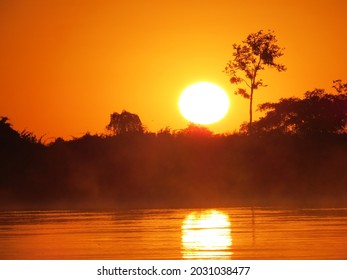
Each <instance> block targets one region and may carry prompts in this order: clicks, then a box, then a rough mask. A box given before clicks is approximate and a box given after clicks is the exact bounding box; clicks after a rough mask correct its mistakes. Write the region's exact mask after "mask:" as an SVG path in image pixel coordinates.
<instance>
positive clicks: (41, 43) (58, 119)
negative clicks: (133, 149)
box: [0, 0, 347, 142]
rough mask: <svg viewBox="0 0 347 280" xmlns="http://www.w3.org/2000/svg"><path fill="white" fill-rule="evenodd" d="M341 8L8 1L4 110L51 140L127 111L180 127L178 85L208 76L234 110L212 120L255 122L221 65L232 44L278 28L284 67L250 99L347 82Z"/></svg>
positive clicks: (230, 126) (190, 1)
mask: <svg viewBox="0 0 347 280" xmlns="http://www.w3.org/2000/svg"><path fill="white" fill-rule="evenodd" d="M346 12H347V1H344V0H340V1H336V0H330V1H317V0H316V1H305V0H300V1H296V0H294V1H293V0H291V1H287V0H285V1H278V0H277V1H233V0H209V1H206V0H205V1H204V0H174V1H173V0H166V1H162V0H146V1H142V0H130V1H129V0H127V1H125V0H124V1H114V0H109V1H104V0H100V1H94V0H93V1H92V0H89V1H88V0H78V1H77V0H71V1H68V0H62V1H46V0H42V1H34V0H30V1H27V0H2V1H1V2H0V38H1V44H0V56H1V57H0V63H1V67H0V90H1V91H0V92H1V101H0V115H1V116H7V117H9V118H10V121H11V123H12V124H13V125H14V128H15V129H17V130H23V129H27V130H29V131H33V132H34V133H35V134H36V135H37V136H39V137H40V136H43V135H45V136H44V140H46V141H48V142H49V141H51V140H52V139H54V137H58V136H62V137H64V138H67V139H68V138H70V137H71V136H76V137H79V136H82V135H83V134H84V133H85V132H87V131H89V132H91V133H102V132H104V128H105V126H106V125H107V124H108V121H109V115H110V114H111V113H112V112H120V111H121V110H123V109H125V110H128V111H130V112H132V113H136V114H138V115H139V116H140V118H141V120H142V122H143V123H144V125H145V126H146V127H147V128H148V129H149V130H151V131H157V130H159V129H160V128H164V127H166V126H170V127H171V128H173V129H180V128H184V127H185V126H186V125H187V123H188V122H187V121H186V120H185V119H184V118H183V117H182V116H181V114H180V113H179V110H178V106H177V102H178V98H179V95H180V93H181V92H182V90H183V89H184V88H185V87H186V86H188V85H190V84H192V83H195V82H198V81H210V82H214V83H217V84H218V85H220V86H222V87H223V88H224V89H225V90H226V91H227V92H228V93H229V95H230V99H231V108H230V112H229V113H228V115H227V116H226V118H225V119H224V120H223V121H220V122H219V123H218V124H214V125H210V126H209V127H210V128H211V129H212V130H213V131H215V132H232V131H234V130H235V129H237V128H238V127H239V125H240V124H241V123H242V122H243V121H247V120H248V101H247V100H244V99H242V97H240V96H234V95H233V90H234V87H233V86H232V85H231V84H229V82H228V77H227V76H226V75H225V74H224V73H223V72H222V70H223V69H224V67H225V65H226V63H227V61H228V60H229V59H230V58H231V57H232V56H231V55H232V44H233V43H240V42H241V41H242V40H243V39H245V37H246V36H247V35H248V34H249V33H252V32H257V31H258V30H260V29H265V30H267V29H272V30H274V31H275V33H276V35H277V37H278V40H279V45H280V46H283V47H284V48H285V55H284V56H283V57H282V58H281V61H282V63H284V64H285V65H286V66H287V68H288V70H287V71H286V72H284V73H276V72H275V71H274V70H271V69H270V70H267V71H265V72H263V73H262V75H263V76H262V77H263V78H264V80H265V82H266V83H267V84H268V85H269V86H268V87H267V88H264V89H261V90H258V91H256V93H255V105H257V104H259V103H262V102H265V101H277V100H278V99H279V98H280V97H289V96H293V95H299V96H300V95H302V94H303V93H304V92H305V91H306V90H311V89H313V88H315V87H324V88H327V89H329V88H330V87H331V84H332V80H334V79H343V80H344V81H346V80H347V71H346V66H347V53H346V50H347V39H345V37H346V31H345V29H346V26H347V17H346ZM256 116H259V114H256Z"/></svg>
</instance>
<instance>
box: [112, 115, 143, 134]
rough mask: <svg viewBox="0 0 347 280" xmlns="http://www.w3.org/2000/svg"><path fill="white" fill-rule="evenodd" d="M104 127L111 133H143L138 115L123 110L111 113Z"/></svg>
mask: <svg viewBox="0 0 347 280" xmlns="http://www.w3.org/2000/svg"><path fill="white" fill-rule="evenodd" d="M106 129H107V130H109V131H111V132H112V134H113V135H119V134H125V133H143V131H144V129H143V125H142V122H141V120H140V118H139V116H138V115H136V114H132V113H129V112H127V111H124V110H123V112H122V113H120V114H119V113H112V114H111V117H110V123H109V124H108V125H107V126H106Z"/></svg>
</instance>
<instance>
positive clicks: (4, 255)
mask: <svg viewBox="0 0 347 280" xmlns="http://www.w3.org/2000/svg"><path fill="white" fill-rule="evenodd" d="M0 259H347V208H343V209H341V208H339V209H296V210H283V209H263V208H254V209H252V208H226V209H152V210H148V209H138V210H126V211H125V210H124V211H107V212H103V211H97V212H87V211H3V212H0Z"/></svg>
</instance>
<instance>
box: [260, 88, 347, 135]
mask: <svg viewBox="0 0 347 280" xmlns="http://www.w3.org/2000/svg"><path fill="white" fill-rule="evenodd" d="M339 85H342V87H339ZM345 85H346V84H345ZM334 88H335V89H336V91H337V94H330V93H327V92H326V91H325V90H323V89H314V90H313V91H307V92H306V93H305V96H304V98H303V99H300V98H294V97H292V98H282V99H280V101H279V102H277V103H264V104H261V105H260V106H259V110H260V111H266V115H265V117H263V118H260V119H259V120H258V121H257V122H255V123H254V130H255V131H256V132H258V133H264V132H265V133H269V132H271V133H279V134H301V135H309V134H323V133H325V134H327V133H346V132H347V87H346V86H345V89H343V84H342V83H341V82H340V83H336V81H334Z"/></svg>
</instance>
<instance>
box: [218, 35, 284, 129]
mask: <svg viewBox="0 0 347 280" xmlns="http://www.w3.org/2000/svg"><path fill="white" fill-rule="evenodd" d="M276 43H277V38H276V36H275V35H274V32H273V31H268V32H264V31H263V30H260V31H258V32H257V33H252V34H250V35H248V37H247V39H246V40H244V41H242V44H239V45H237V44H234V45H233V48H234V53H233V60H230V61H229V62H228V63H227V66H226V67H225V70H224V71H225V73H226V74H227V75H228V76H229V77H230V82H231V83H232V84H236V85H239V84H244V85H246V87H248V90H247V89H246V88H244V87H239V88H238V89H237V90H236V91H235V94H236V95H241V96H242V97H244V98H246V99H249V124H248V126H249V127H248V132H249V134H251V132H252V121H253V94H254V90H256V89H258V88H259V87H262V86H263V87H264V86H266V85H265V84H264V83H263V80H262V79H258V74H259V71H261V70H264V69H265V67H266V66H267V67H270V68H275V69H276V70H277V71H279V72H282V71H285V70H286V67H285V66H284V65H282V64H278V63H276V62H275V60H276V59H277V58H279V57H281V56H282V55H283V52H282V51H283V49H281V48H280V47H279V46H278V45H277V44H276Z"/></svg>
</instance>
